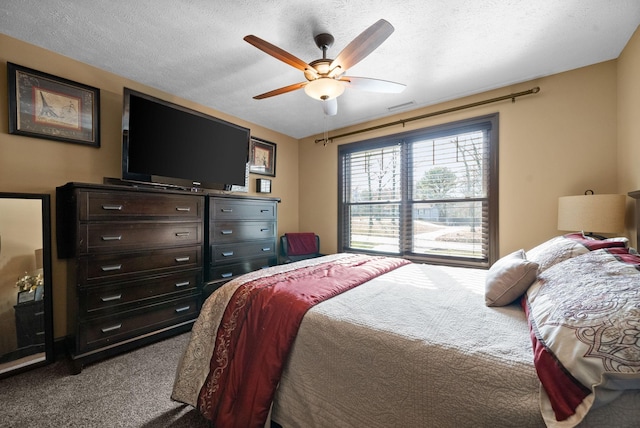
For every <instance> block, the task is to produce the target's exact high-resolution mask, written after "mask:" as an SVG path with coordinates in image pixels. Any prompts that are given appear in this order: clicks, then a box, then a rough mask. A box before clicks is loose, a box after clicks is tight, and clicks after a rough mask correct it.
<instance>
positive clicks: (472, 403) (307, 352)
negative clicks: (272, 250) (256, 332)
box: [273, 264, 544, 428]
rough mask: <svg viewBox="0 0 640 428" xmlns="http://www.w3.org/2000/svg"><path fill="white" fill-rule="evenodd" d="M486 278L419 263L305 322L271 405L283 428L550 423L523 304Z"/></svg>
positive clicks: (322, 306) (372, 283)
mask: <svg viewBox="0 0 640 428" xmlns="http://www.w3.org/2000/svg"><path fill="white" fill-rule="evenodd" d="M485 274H486V271H483V270H472V269H463V268H451V267H442V266H433V265H420V264H413V265H408V266H404V267H402V268H400V269H397V270H395V271H393V272H390V273H387V274H385V275H384V276H382V277H380V278H378V279H376V280H373V281H370V282H369V283H367V284H364V285H361V286H360V287H358V288H356V289H355V290H351V291H349V292H347V293H344V294H342V295H340V296H337V297H334V298H333V299H330V300H328V301H326V302H323V303H321V304H319V305H317V306H315V307H314V308H313V309H312V310H311V311H309V313H307V315H306V316H305V318H304V320H303V322H302V325H301V327H300V331H299V334H298V338H297V339H296V342H295V345H294V348H293V351H292V354H291V355H290V360H289V364H288V366H287V367H286V369H285V372H284V375H283V377H282V380H281V384H280V387H279V390H278V392H277V395H276V400H275V404H274V408H273V419H274V420H275V421H277V422H279V423H280V424H282V425H283V426H285V427H294V426H305V427H310V426H314V427H342V426H352V427H385V428H388V427H447V426H451V427H463V426H470V427H471V426H473V427H480V426H491V427H496V426H513V427H527V426H544V423H543V421H542V418H541V416H540V410H539V407H538V385H539V382H538V379H537V376H536V373H535V370H534V368H533V365H532V361H533V356H532V354H531V340H530V338H529V336H528V327H527V322H526V319H525V317H524V313H523V311H522V309H521V308H520V307H519V306H517V305H512V306H508V307H504V308H488V307H486V306H485V305H484V276H485Z"/></svg>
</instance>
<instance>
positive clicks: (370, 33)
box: [329, 19, 394, 75]
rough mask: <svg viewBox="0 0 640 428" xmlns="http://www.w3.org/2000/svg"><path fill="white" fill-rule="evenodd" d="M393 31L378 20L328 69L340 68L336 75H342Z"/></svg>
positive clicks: (345, 49)
mask: <svg viewBox="0 0 640 428" xmlns="http://www.w3.org/2000/svg"><path fill="white" fill-rule="evenodd" d="M393 30H394V28H393V25H391V24H389V22H387V21H385V20H384V19H381V20H379V21H378V22H376V23H375V24H373V25H372V26H371V27H369V28H367V29H366V30H364V31H363V32H362V33H360V35H359V36H358V37H356V38H355V39H353V40H352V41H351V43H349V44H348V45H347V46H346V47H345V48H344V49H343V50H342V52H340V53H339V54H338V56H337V57H336V59H334V60H333V61H332V62H331V65H330V66H329V69H330V70H333V69H334V68H335V67H340V68H341V70H342V71H341V72H340V73H338V75H339V74H341V73H344V72H345V71H346V70H348V69H349V68H351V67H352V66H354V65H356V64H357V63H358V62H360V61H362V60H363V59H364V58H365V57H366V56H367V55H369V54H370V53H371V52H373V51H374V50H375V49H376V48H377V47H378V46H380V45H381V44H382V42H384V41H385V40H387V37H389V36H390V35H391V33H393Z"/></svg>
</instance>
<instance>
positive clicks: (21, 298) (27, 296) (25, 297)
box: [18, 291, 36, 304]
mask: <svg viewBox="0 0 640 428" xmlns="http://www.w3.org/2000/svg"><path fill="white" fill-rule="evenodd" d="M35 299H36V293H34V292H32V291H20V292H18V304H20V303H26V302H32V301H34V300H35Z"/></svg>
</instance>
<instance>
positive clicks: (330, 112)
mask: <svg viewBox="0 0 640 428" xmlns="http://www.w3.org/2000/svg"><path fill="white" fill-rule="evenodd" d="M322 110H323V111H324V114H325V115H327V116H335V115H336V114H338V99H337V98H331V99H328V100H324V101H322Z"/></svg>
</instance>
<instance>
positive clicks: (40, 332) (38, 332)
mask: <svg viewBox="0 0 640 428" xmlns="http://www.w3.org/2000/svg"><path fill="white" fill-rule="evenodd" d="M36 336H44V331H36Z"/></svg>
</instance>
